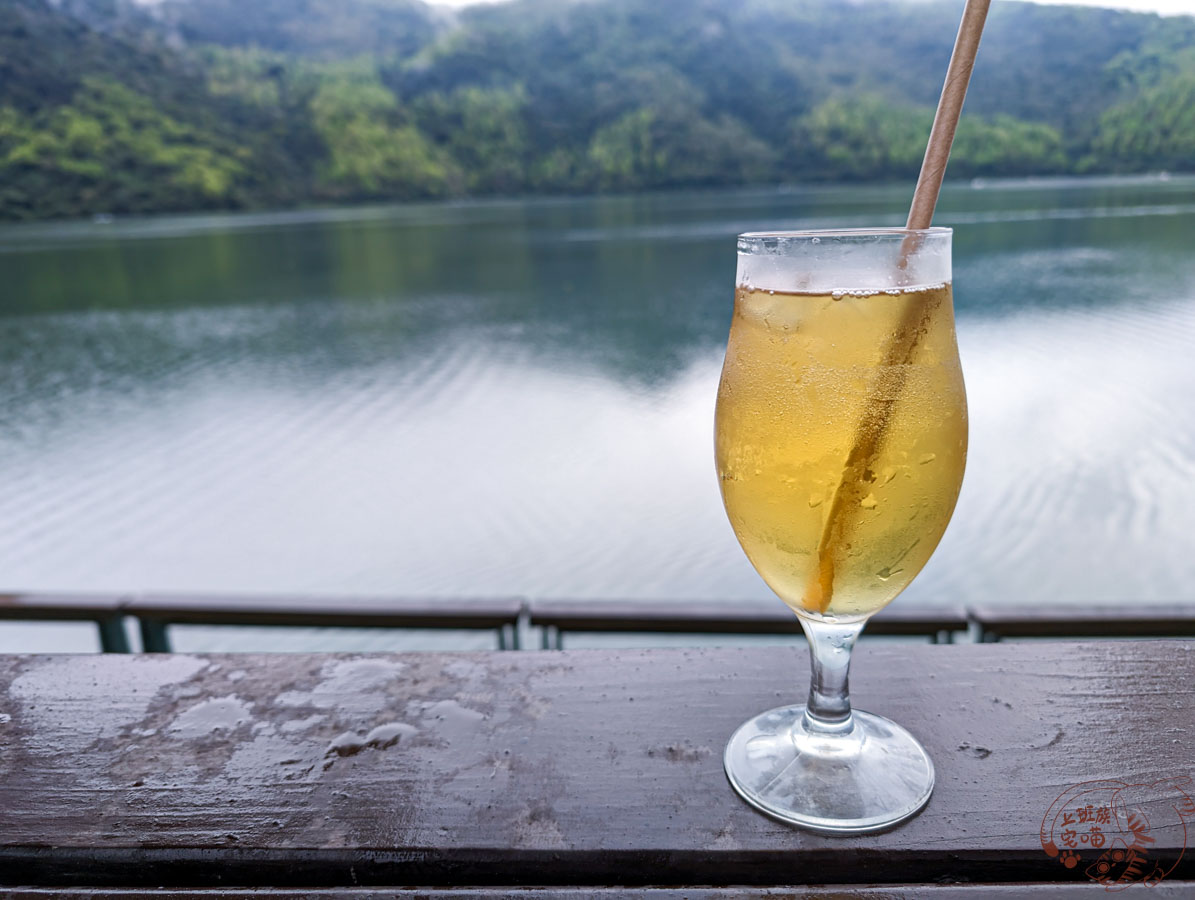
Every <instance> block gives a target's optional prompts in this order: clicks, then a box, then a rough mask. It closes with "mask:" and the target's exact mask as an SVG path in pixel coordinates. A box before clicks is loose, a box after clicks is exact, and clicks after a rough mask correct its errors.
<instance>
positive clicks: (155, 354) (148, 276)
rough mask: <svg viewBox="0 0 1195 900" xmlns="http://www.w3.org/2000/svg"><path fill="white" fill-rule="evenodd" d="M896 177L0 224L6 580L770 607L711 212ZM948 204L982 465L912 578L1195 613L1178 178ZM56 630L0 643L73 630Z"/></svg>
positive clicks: (1010, 600)
mask: <svg viewBox="0 0 1195 900" xmlns="http://www.w3.org/2000/svg"><path fill="white" fill-rule="evenodd" d="M908 196H909V188H908V186H900V187H883V186H881V187H875V186H869V187H822V188H808V189H804V188H802V189H794V190H786V191H777V190H746V191H736V192H708V193H687V194H671V195H653V196H643V197H613V198H599V199H576V200H528V201H503V202H478V203H468V204H450V205H418V206H396V207H385V208H378V207H373V208H366V209H353V210H317V211H303V212H291V213H279V214H244V215H218V216H187V217H178V218H157V219H145V220H136V221H133V220H127V221H116V222H113V223H108V224H103V223H55V224H35V225H20V226H11V225H10V226H4V227H2V228H0V292H2V296H3V308H2V310H0V385H2V388H0V460H2V462H3V465H2V467H0V589H7V590H17V589H20V590H41V591H45V590H70V591H83V590H89V591H91V590H103V591H141V590H151V589H152V590H164V591H209V592H234V591H235V592H266V593H279V592H303V593H314V594H319V593H335V594H346V593H348V594H389V595H424V596H427V595H431V596H467V595H509V594H518V595H525V596H529V597H541V596H552V597H577V598H621V599H627V598H656V599H678V600H680V599H685V598H694V599H704V600H724V601H725V602H727V603H744V604H746V603H767V602H772V603H775V602H778V601H776V600H775V599H774V598H771V597H770V595H769V593H768V591H767V589H766V588H765V587H764V585H763V584H762V582H760V580H759V579H758V577H757V576H756V575H755V573H754V571H753V570H752V569H751V567H750V566H749V565H748V563H747V562H746V559H745V558H744V556H743V554H742V552H741V551H740V549H739V547H738V545H737V543H736V542H735V539H734V536H733V534H732V532H731V530H730V527H729V525H728V524H727V522H726V519H725V515H724V513H723V511H722V507H721V502H720V499H719V495H718V488H717V482H716V478H715V476H714V471H713V462H712V433H711V432H712V416H713V403H714V396H715V392H716V390H717V379H718V372H719V367H720V365H721V356H722V352H723V348H724V345H725V339H726V333H727V329H728V326H729V321H730V312H731V295H732V290H733V280H734V266H735V249H734V236H735V234H737V233H738V232H740V231H745V230H760V229H767V230H771V229H787V228H810V227H830V226H864V225H896V224H900V223H901V221H902V219H903V214H902V211H903V209H904V208H905V206H906V204H907V201H908ZM937 222H938V223H939V224H943V225H950V226H953V227H954V228H955V229H956V233H955V251H954V256H955V298H956V304H957V311H958V333H959V343H960V349H961V353H962V360H963V367H964V372H965V374H966V379H967V389H968V397H969V401H970V409H971V455H970V459H969V463H968V469H967V476H966V482H965V484H964V487H963V492H962V496H961V498H960V500H959V505H958V509H957V512H956V513H955V517H954V521H953V523H952V524H951V526H950V529H949V531H948V532H947V534H946V537H945V538H944V540H943V541H942V544H941V546H940V547H939V549H938V551H937V553H936V555H935V556H934V558H933V559H932V560H931V562H930V564H929V566H928V567H927V568H926V569H925V570H924V572H923V573H922V574H921V576H920V577H919V578H918V579H917V580H916V582H914V584H913V585H912V587H910V588H909V590H908V591H907V592H906V594H905V595H904V596H905V597H906V598H907V599H908V601H909V602H914V601H915V602H917V603H924V604H932V603H959V602H963V603H966V602H985V603H1007V604H1031V605H1035V606H1047V605H1048V606H1063V605H1082V604H1088V603H1101V604H1106V603H1125V604H1132V603H1139V602H1142V603H1143V602H1154V603H1162V602H1165V603H1171V602H1195V587H1193V585H1195V545H1193V538H1192V535H1195V179H1193V178H1180V177H1174V178H1170V179H1105V180H1051V181H1032V182H988V183H985V184H976V185H965V184H961V185H952V186H948V187H947V189H946V191H945V193H944V195H943V198H942V202H941V204H940V207H939V212H938V216H937ZM897 602H900V601H897ZM46 628H47V626H27V627H25V628H21V627H18V626H12V625H4V624H0V649H10V650H11V649H25V648H28V647H33V646H39V647H40V646H43V645H44V643H45V641H46V640H50V641H51V643H52V646H56V647H58V646H61V647H66V646H74V643H72V642H75V643H77V642H79V641H83V642H89V641H91V637H90V631H89V630H88V628H87V626H82V625H79V626H73V628H74V629H76V630H74V631H69V634H68V630H69V629H67V630H61V631H53V632H50V631H47V630H46ZM79 629H82V631H79ZM51 634H52V636H51V637H49V638H48V637H47V635H51ZM80 635H83V636H80ZM293 639H295V640H298V641H299V642H300V644H301V645H303V646H313V647H325V646H338V647H339V646H367V647H373V646H383V645H385V644H384V642H385V641H386V640H389V638H388V637H380V636H378V635H374V634H370V633H366V634H362V635H358V636H356V637H348V638H343V637H336V638H335V640H333V638H332V637H330V636H328V635H327V634H326V633H323V632H317V631H314V630H312V631H310V632H305V633H301V634H300V635H299V637H298V638H293ZM279 640H282V639H281V638H275V637H263V636H262V635H261V634H257V633H254V632H251V631H245V632H240V631H235V630H229V629H196V630H192V631H190V632H188V634H187V635H186V636H183V637H180V639H179V641H178V643H179V644H180V646H183V647H188V648H197V649H198V648H203V649H222V648H239V647H242V646H250V645H252V646H273V645H275V644H276V643H277V641H279ZM39 641H40V642H42V643H38V642H39ZM271 642H274V643H271ZM346 642H347V643H346ZM379 642H382V643H379Z"/></svg>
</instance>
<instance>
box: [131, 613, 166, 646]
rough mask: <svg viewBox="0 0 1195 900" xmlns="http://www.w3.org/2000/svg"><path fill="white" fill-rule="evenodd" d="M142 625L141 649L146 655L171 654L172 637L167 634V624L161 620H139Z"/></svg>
mask: <svg viewBox="0 0 1195 900" xmlns="http://www.w3.org/2000/svg"><path fill="white" fill-rule="evenodd" d="M137 621H138V622H140V623H141V649H142V650H144V651H145V652H146V653H169V652H170V635H169V634H167V633H166V623H165V622H163V621H161V620H160V619H144V618H139V619H138V620H137Z"/></svg>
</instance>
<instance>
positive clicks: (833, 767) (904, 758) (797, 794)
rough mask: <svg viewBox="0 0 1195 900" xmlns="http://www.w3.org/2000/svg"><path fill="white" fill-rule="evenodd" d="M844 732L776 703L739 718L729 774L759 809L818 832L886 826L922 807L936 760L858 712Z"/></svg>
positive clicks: (900, 732) (729, 749) (883, 722)
mask: <svg viewBox="0 0 1195 900" xmlns="http://www.w3.org/2000/svg"><path fill="white" fill-rule="evenodd" d="M852 720H853V721H852V725H851V727H850V730H849V731H846V732H843V733H838V734H826V733H823V732H816V731H810V730H808V729H807V728H806V727H805V707H804V706H787V707H783V708H781V709H773V710H770V711H768V712H766V713H762V714H760V715H758V716H756V717H755V718H754V719H750V720H748V721H747V722H744V723H743V724H742V725H741V726H740V727H739V730H738V731H736V732H735V733H734V735H733V736H732V737H731V739H730V743H729V744H727V745H726V756H725V759H724V762H725V765H726V776H727V777H728V778H729V779H730V784H731V786H732V787H733V788H734V789H735V791H737V792H738V794H739V796H741V797H742V798H743V799H744V800H746V801H747V802H748V803H750V804H751V805H752V806H754V807H755V808H756V809H758V810H760V811H761V812H765V813H767V814H768V815H769V816H772V817H774V818H777V819H780V820H781V821H782V822H789V823H791V824H793V825H800V826H801V827H803V828H807V829H809V830H811V831H817V832H821V833H823V834H864V833H867V832H873V831H882V830H883V829H885V828H891V827H892V826H893V825H896V824H898V823H900V822H903V821H904V820H905V819H908V818H910V817H912V816H914V815H916V814H917V813H918V812H920V811H921V809H922V807H924V806H925V804H926V803H928V802H929V795H930V794H931V793H932V792H933V789H934V764H933V763H932V762H930V758H929V754H927V753H926V752H925V750H924V748H922V746H921V745H920V744H919V743H917V740H916V738H914V737H913V736H912V735H911V734H909V733H908V732H907V731H905V730H904V729H903V728H901V727H900V726H899V725H897V724H896V723H895V722H890V721H888V720H887V719H885V718H882V717H881V716H874V715H872V714H871V713H867V712H861V711H858V710H856V711H855V712H854V713H853V715H852Z"/></svg>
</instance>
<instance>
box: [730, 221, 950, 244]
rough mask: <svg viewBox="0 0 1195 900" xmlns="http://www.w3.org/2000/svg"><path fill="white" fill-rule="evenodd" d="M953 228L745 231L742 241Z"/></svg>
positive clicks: (933, 232)
mask: <svg viewBox="0 0 1195 900" xmlns="http://www.w3.org/2000/svg"><path fill="white" fill-rule="evenodd" d="M953 233H954V229H953V228H947V227H945V226H943V225H933V226H931V227H929V228H903V227H899V226H892V227H888V228H810V229H802V230H798V231H745V232H743V233H742V234H740V235H739V237H738V239H739V240H740V241H766V240H784V239H801V238H815V237H818V238H821V237H901V238H904V237H907V236H909V235H920V236H932V235H948V234H953Z"/></svg>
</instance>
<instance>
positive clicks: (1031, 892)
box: [0, 880, 1195, 900]
mask: <svg viewBox="0 0 1195 900" xmlns="http://www.w3.org/2000/svg"><path fill="white" fill-rule="evenodd" d="M1134 893H1135V892H1134ZM628 896H630V897H636V898H639V900H733V898H739V897H742V898H746V900H789V898H791V900H921V898H927V900H981V898H985V897H992V898H994V900H1036V898H1038V897H1045V898H1047V900H1084V898H1086V900H1091V898H1092V897H1099V896H1103V892H1102V891H1100V889H1099V888H1098V887H1097V886H1095V885H1093V884H1091V883H1083V884H1078V883H1076V884H1043V883H1041V882H1032V883H1025V884H958V885H942V884H905V885H864V886H859V887H853V886H852V887H845V886H841V885H839V886H835V887H824V886H823V887H770V888H769V887H745V886H741V885H740V886H735V887H724V888H715V887H706V888H638V889H627V888H625V887H606V888H553V887H546V888H506V889H502V888H494V887H486V888H441V889H436V888H422V889H415V888H407V889H403V888H397V889H396V888H314V889H312V888H306V889H302V890H288V889H285V888H280V889H278V888H251V889H248V890H221V889H219V888H208V889H200V890H189V891H187V890H184V891H176V890H169V889H164V890H154V889H141V890H138V889H133V890H129V889H125V888H119V889H107V890H105V889H102V888H100V889H89V888H33V889H24V890H15V891H12V892H9V893H0V897H3V898H5V900H120V898H125V897H128V898H131V900H614V898H616V897H628ZM1148 896H1149V897H1150V898H1151V900H1187V898H1190V897H1193V896H1195V881H1171V880H1165V881H1162V882H1161V883H1160V884H1157V885H1154V887H1153V889H1152V890H1151V891H1150V893H1149V895H1148Z"/></svg>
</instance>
